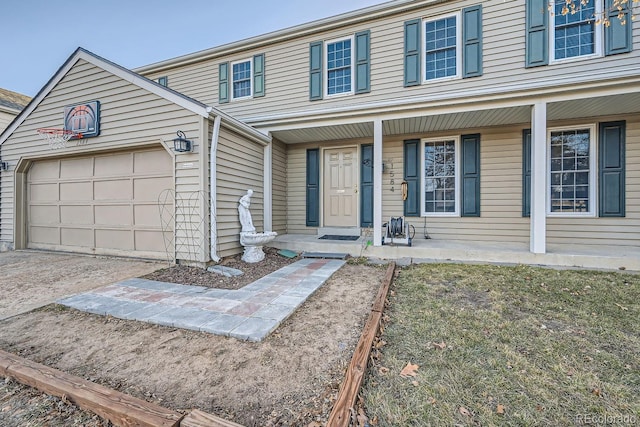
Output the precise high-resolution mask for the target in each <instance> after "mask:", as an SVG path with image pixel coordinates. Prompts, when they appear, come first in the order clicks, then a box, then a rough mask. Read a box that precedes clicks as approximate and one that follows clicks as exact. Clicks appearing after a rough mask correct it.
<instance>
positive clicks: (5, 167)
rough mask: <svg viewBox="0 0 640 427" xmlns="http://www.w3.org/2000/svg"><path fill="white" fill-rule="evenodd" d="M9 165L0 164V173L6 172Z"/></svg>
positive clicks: (5, 163)
mask: <svg viewBox="0 0 640 427" xmlns="http://www.w3.org/2000/svg"><path fill="white" fill-rule="evenodd" d="M8 170H9V163H8V162H0V171H8Z"/></svg>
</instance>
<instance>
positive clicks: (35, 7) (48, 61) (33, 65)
mask: <svg viewBox="0 0 640 427" xmlns="http://www.w3.org/2000/svg"><path fill="white" fill-rule="evenodd" d="M385 1H386V0H262V1H260V0H244V1H242V2H240V1H237V0H236V1H233V0H230V1H229V0H227V1H221V0H173V1H171V0H84V1H72V0H0V87H2V88H4V89H8V90H11V91H14V92H18V93H21V94H23V95H28V96H34V95H36V93H38V91H39V90H40V89H41V88H42V87H43V86H44V85H45V84H46V83H47V81H48V80H49V79H50V78H51V77H52V76H53V74H54V73H55V72H56V71H57V70H58V68H59V67H60V66H61V65H62V64H63V63H64V61H66V59H67V58H68V57H69V56H70V55H71V54H72V53H73V52H74V51H75V50H76V49H77V48H78V47H83V48H85V49H87V50H89V51H91V52H93V53H95V54H96V55H99V56H101V57H103V58H105V59H108V60H110V61H112V62H115V63H117V64H119V65H121V66H124V67H127V68H136V67H140V66H143V65H148V64H152V63H154V62H158V61H163V60H166V59H171V58H175V57H177V56H181V55H186V54H189V53H193V52H197V51H200V50H203V49H208V48H212V47H215V46H220V45H223V44H226V43H229V42H234V41H238V40H242V39H245V38H248V37H253V36H257V35H261V34H265V33H268V32H271V31H276V30H280V29H283V28H287V27H292V26H294V25H298V24H303V23H307V22H311V21H315V20H317V19H322V18H327V17H330V16H334V15H337V14H340V13H344V12H350V11H353V10H356V9H360V8H363V7H368V6H372V5H375V4H380V3H384V2H385Z"/></svg>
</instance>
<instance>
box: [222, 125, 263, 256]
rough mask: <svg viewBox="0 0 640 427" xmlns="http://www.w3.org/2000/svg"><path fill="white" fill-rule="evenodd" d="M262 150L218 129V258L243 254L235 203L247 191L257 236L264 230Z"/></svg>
mask: <svg viewBox="0 0 640 427" xmlns="http://www.w3.org/2000/svg"><path fill="white" fill-rule="evenodd" d="M263 165H264V147H262V146H261V145H258V144H256V143H254V142H250V141H247V140H246V139H245V138H243V137H241V136H239V135H238V134H236V133H233V132H231V131H229V130H228V129H225V128H222V129H220V138H219V141H218V154H217V157H216V167H217V174H216V175H217V176H216V179H217V189H216V194H217V204H216V210H217V214H216V220H217V224H218V249H219V254H218V255H219V256H221V257H226V256H232V255H235V254H238V253H240V252H241V251H242V246H240V229H241V226H240V220H239V218H238V201H239V200H240V197H242V196H243V195H244V194H245V193H246V191H247V190H248V189H252V190H253V191H254V193H253V197H252V198H251V208H250V212H251V217H252V218H253V225H254V226H255V227H256V230H257V231H258V232H261V231H263V230H264V228H263V227H264V221H263V219H264V191H263V188H264V183H263V178H262V177H263V171H264V167H263Z"/></svg>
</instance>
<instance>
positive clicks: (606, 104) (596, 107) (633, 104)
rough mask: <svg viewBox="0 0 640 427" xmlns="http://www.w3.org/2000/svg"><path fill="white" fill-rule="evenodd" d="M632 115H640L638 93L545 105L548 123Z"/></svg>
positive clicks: (639, 95)
mask: <svg viewBox="0 0 640 427" xmlns="http://www.w3.org/2000/svg"><path fill="white" fill-rule="evenodd" d="M621 84H622V83H621ZM632 113H640V92H632V93H625V94H620V95H610V96H597V97H590V98H585V99H572V100H569V101H561V102H554V103H550V104H548V105H547V119H548V120H550V121H551V120H564V119H579V118H588V117H598V116H609V115H616V114H632Z"/></svg>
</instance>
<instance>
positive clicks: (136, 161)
mask: <svg viewBox="0 0 640 427" xmlns="http://www.w3.org/2000/svg"><path fill="white" fill-rule="evenodd" d="M172 161H173V159H172V158H171V156H169V155H168V154H167V153H166V152H165V151H164V150H155V151H140V152H137V153H134V154H133V165H134V169H133V173H135V174H136V175H148V174H157V173H163V172H166V171H167V170H171V167H172Z"/></svg>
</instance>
